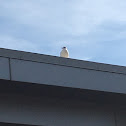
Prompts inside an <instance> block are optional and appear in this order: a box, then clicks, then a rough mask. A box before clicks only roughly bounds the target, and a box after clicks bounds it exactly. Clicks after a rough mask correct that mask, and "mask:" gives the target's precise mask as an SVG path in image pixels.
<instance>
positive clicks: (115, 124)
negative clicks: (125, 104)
mask: <svg viewBox="0 0 126 126" xmlns="http://www.w3.org/2000/svg"><path fill="white" fill-rule="evenodd" d="M114 120H115V126H117V118H116V112H114Z"/></svg>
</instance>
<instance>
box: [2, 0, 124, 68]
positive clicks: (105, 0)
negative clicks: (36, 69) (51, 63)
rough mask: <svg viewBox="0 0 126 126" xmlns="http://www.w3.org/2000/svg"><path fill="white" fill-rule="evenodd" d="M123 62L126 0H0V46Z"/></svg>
mask: <svg viewBox="0 0 126 126" xmlns="http://www.w3.org/2000/svg"><path fill="white" fill-rule="evenodd" d="M62 46H66V47H67V48H68V50H69V53H70V58H74V59H81V60H89V61H95V62H101V63H107V64H117V65H123V66H126V0H116V1H115V0H0V47H2V48H9V49H15V50H23V51H28V52H35V53H41V54H47V55H54V56H59V53H60V51H61V47H62Z"/></svg>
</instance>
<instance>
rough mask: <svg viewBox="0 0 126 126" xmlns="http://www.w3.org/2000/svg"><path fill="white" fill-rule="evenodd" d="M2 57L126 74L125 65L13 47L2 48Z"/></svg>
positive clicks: (0, 54) (0, 55)
mask: <svg viewBox="0 0 126 126" xmlns="http://www.w3.org/2000/svg"><path fill="white" fill-rule="evenodd" d="M0 57H6V58H11V59H19V60H25V61H33V62H39V63H47V64H55V65H60V66H68V67H75V68H81V69H89V70H96V71H103V72H110V73H118V74H126V67H125V66H118V65H111V64H104V63H97V62H91V61H85V60H78V59H71V58H62V57H58V56H52V55H45V54H38V53H31V52H24V51H17V50H11V49H4V48H0Z"/></svg>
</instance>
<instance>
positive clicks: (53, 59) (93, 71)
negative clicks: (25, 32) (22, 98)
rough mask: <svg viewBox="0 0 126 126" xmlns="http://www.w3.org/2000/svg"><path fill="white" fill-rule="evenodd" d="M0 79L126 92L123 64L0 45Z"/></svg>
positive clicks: (125, 69)
mask: <svg viewBox="0 0 126 126" xmlns="http://www.w3.org/2000/svg"><path fill="white" fill-rule="evenodd" d="M0 69H1V71H0V79H4V80H11V81H18V82H26V83H34V84H41V85H43V84H44V85H52V86H60V87H69V88H78V89H86V90H96V91H104V92H113V93H122V94H126V67H124V66H117V65H109V64H103V63H96V62H89V61H82V60H76V59H70V58H62V57H57V56H49V55H44V54H36V53H30V52H23V51H16V50H10V49H3V48H0Z"/></svg>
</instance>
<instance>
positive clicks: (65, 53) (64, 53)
mask: <svg viewBox="0 0 126 126" xmlns="http://www.w3.org/2000/svg"><path fill="white" fill-rule="evenodd" d="M60 57H65V58H69V52H68V50H67V48H66V47H63V48H62V51H61V52H60Z"/></svg>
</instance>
